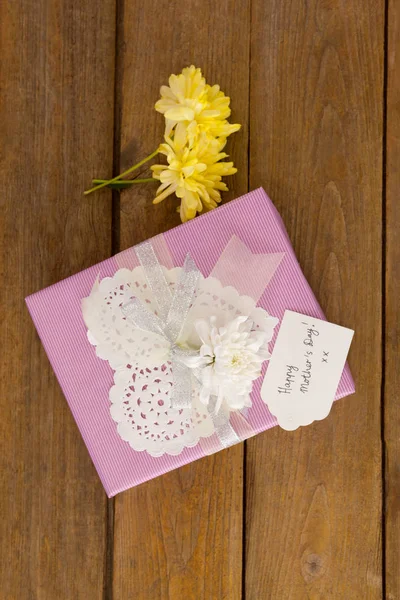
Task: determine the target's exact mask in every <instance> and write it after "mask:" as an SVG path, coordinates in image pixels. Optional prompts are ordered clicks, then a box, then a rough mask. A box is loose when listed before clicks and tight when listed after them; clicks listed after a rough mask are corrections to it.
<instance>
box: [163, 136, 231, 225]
mask: <svg viewBox="0 0 400 600" xmlns="http://www.w3.org/2000/svg"><path fill="white" fill-rule="evenodd" d="M178 133H179V134H180V135H178ZM225 144H226V139H225V138H210V137H209V136H207V135H206V134H205V133H204V132H203V133H201V134H200V136H199V137H198V139H197V140H196V142H195V143H194V144H193V146H189V145H188V144H187V143H186V141H185V132H184V130H181V131H180V132H179V131H177V132H176V135H175V136H174V138H173V139H171V138H170V137H168V136H165V143H164V144H161V146H160V147H159V152H160V153H161V154H164V155H165V156H166V157H167V162H168V165H153V166H152V167H151V170H152V171H153V177H154V178H155V179H158V180H159V181H161V185H160V187H159V188H158V190H157V194H156V197H155V199H154V200H153V202H154V204H158V203H159V202H161V201H162V200H164V199H165V198H166V197H167V196H169V195H170V194H173V193H175V194H176V195H177V197H178V198H180V200H181V204H180V207H179V212H180V216H181V220H182V222H183V223H184V222H185V221H188V220H189V219H193V217H195V216H196V213H198V212H201V211H202V210H203V208H204V209H205V210H211V209H212V208H215V207H216V206H217V204H218V203H219V202H220V201H221V194H220V190H224V191H226V190H227V189H228V188H227V186H226V184H225V183H224V182H223V181H221V179H222V177H224V176H225V175H233V173H236V171H237V169H235V168H234V166H233V163H232V162H220V161H222V159H223V158H226V157H227V154H225V152H221V151H222V150H223V148H224V146H225Z"/></svg>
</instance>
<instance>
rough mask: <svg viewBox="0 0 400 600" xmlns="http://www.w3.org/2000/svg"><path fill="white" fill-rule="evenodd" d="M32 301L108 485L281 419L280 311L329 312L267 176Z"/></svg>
mask: <svg viewBox="0 0 400 600" xmlns="http://www.w3.org/2000/svg"><path fill="white" fill-rule="evenodd" d="M26 303H27V306H28V309H29V311H30V314H31V316H32V319H33V321H34V323H35V326H36V329H37V332H38V334H39V336H40V339H41V341H42V343H43V346H44V348H45V350H46V353H47V355H48V357H49V360H50V362H51V364H52V367H53V369H54V372H55V374H56V376H57V378H58V381H59V383H60V385H61V387H62V389H63V392H64V394H65V397H66V399H67V402H68V404H69V406H70V409H71V411H72V413H73V416H74V418H75V420H76V423H77V425H78V427H79V429H80V431H81V434H82V436H83V439H84V441H85V444H86V446H87V448H88V450H89V453H90V456H91V458H92V460H93V463H94V465H95V467H96V469H97V471H98V474H99V476H100V478H101V481H102V483H103V485H104V488H105V490H106V492H107V494H108V496H109V497H112V496H114V495H115V494H117V493H118V492H121V491H123V490H126V489H128V488H130V487H133V486H135V485H138V484H140V483H142V482H144V481H147V480H149V479H152V478H153V477H156V476H158V475H160V474H162V473H166V472H167V471H170V470H172V469H175V468H177V467H179V466H181V465H184V464H186V463H189V462H191V461H193V460H196V459H198V458H202V457H204V456H205V455H207V454H212V453H214V452H217V451H219V450H221V449H223V448H226V447H228V446H230V445H232V444H234V443H237V442H240V441H242V440H244V439H246V438H249V437H251V436H253V435H255V434H257V433H259V432H262V431H265V430H267V429H269V428H271V427H273V426H275V425H276V419H275V417H274V416H273V415H272V414H271V413H270V411H269V409H268V406H267V401H266V400H265V398H263V397H262V394H261V386H262V382H263V377H264V375H265V372H266V371H267V369H268V364H269V363H268V358H269V356H270V355H271V353H272V352H273V348H274V343H275V340H276V336H277V333H278V331H279V326H280V323H281V320H282V318H283V315H284V313H285V311H286V310H292V311H296V312H297V313H301V314H304V315H309V316H311V317H315V318H319V319H324V315H323V312H322V310H321V308H320V306H319V304H318V302H317V300H316V298H315V296H314V294H313V292H312V290H311V288H310V287H309V285H308V283H307V281H306V279H305V277H304V275H303V273H302V271H301V269H300V266H299V264H298V262H297V259H296V256H295V254H294V251H293V248H292V246H291V243H290V240H289V237H288V235H287V233H286V230H285V227H284V225H283V223H282V220H281V218H280V216H279V214H278V212H277V210H276V209H275V207H274V205H273V204H272V202H271V200H270V199H269V198H268V196H267V194H266V193H265V192H264V190H263V189H258V190H255V191H253V192H251V193H249V194H246V195H245V196H243V197H241V198H239V199H237V200H234V201H232V202H229V203H228V204H225V205H223V206H221V207H219V208H217V209H215V210H213V211H211V212H209V213H206V214H204V215H201V216H199V217H197V218H196V219H194V220H192V221H190V222H188V223H185V224H183V225H180V226H178V227H176V228H175V229H172V230H170V231H168V232H166V233H164V234H161V235H158V236H156V237H154V238H152V239H151V240H148V241H147V242H145V243H143V244H139V245H138V246H135V247H133V248H130V249H128V250H125V251H124V252H121V253H119V254H117V255H116V256H113V257H112V258H109V259H107V260H105V261H103V262H101V263H99V264H97V265H95V266H93V267H91V268H89V269H86V270H85V271H82V272H80V273H78V274H76V275H74V276H72V277H69V278H68V279H65V280H63V281H61V282H59V283H57V284H55V285H52V286H50V287H48V288H46V289H44V290H42V291H40V292H37V293H35V294H33V295H31V296H29V297H28V298H26ZM246 361H247V362H246ZM260 373H261V374H260ZM353 392H354V382H353V379H352V376H351V373H350V370H349V368H348V366H347V364H346V366H345V368H344V370H343V373H342V376H341V379H340V382H339V386H338V388H337V392H336V399H338V398H342V397H344V396H346V395H349V394H351V393H353ZM288 435H289V434H288Z"/></svg>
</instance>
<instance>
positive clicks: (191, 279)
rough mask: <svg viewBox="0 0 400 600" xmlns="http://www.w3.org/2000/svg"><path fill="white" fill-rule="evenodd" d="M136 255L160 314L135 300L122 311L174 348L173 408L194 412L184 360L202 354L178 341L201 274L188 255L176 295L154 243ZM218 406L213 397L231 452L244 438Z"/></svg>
mask: <svg viewBox="0 0 400 600" xmlns="http://www.w3.org/2000/svg"><path fill="white" fill-rule="evenodd" d="M135 252H136V255H137V257H138V259H139V262H140V264H141V266H142V267H143V270H144V273H145V275H146V279H147V283H148V285H149V287H150V289H151V291H152V293H153V296H154V298H155V300H156V302H157V308H158V310H157V314H155V313H153V312H151V311H149V310H148V309H147V308H146V306H145V304H144V303H143V302H142V301H141V300H140V299H139V298H133V299H132V300H130V301H129V302H128V303H127V304H125V305H124V306H122V309H121V310H122V312H123V314H124V316H125V317H126V318H127V319H128V320H129V321H131V322H132V323H133V324H134V325H135V326H136V327H139V328H140V329H143V330H145V331H150V332H152V333H155V334H157V335H160V336H162V337H163V338H165V339H166V340H167V341H168V342H169V343H170V344H171V349H170V360H171V363H172V373H173V387H172V395H171V406H172V407H173V408H176V409H182V408H190V407H191V405H192V370H191V369H190V368H189V367H187V366H186V364H185V363H184V359H185V358H186V357H189V356H196V355H197V354H198V352H197V351H195V350H191V349H190V348H184V347H181V346H179V345H178V344H177V341H178V339H179V336H180V333H181V331H182V328H183V326H184V324H185V321H186V318H187V315H188V312H189V309H190V306H191V304H192V301H193V299H194V295H195V292H196V288H197V284H198V281H199V279H200V277H201V273H200V271H199V269H198V268H197V266H196V264H195V262H194V261H193V259H192V258H191V256H190V254H187V255H186V258H185V261H184V264H183V268H182V270H181V273H180V276H179V280H178V282H177V284H176V286H175V291H174V294H173V295H172V293H171V289H170V287H169V285H168V282H167V280H166V278H165V276H164V273H163V270H162V267H161V265H160V263H159V262H158V259H157V256H156V254H155V252H154V249H153V246H152V245H151V243H150V242H144V243H143V244H139V245H138V246H135ZM216 403H217V398H216V396H212V397H211V398H210V402H209V405H208V411H209V413H210V417H211V419H212V421H213V424H214V428H215V431H216V433H217V435H218V438H219V441H220V442H221V444H222V446H223V447H224V448H228V447H229V446H232V445H233V444H236V443H237V442H239V441H240V438H239V437H238V435H237V434H236V432H235V430H234V429H233V427H232V426H231V424H230V423H229V416H227V415H226V414H224V413H223V411H218V412H217V411H216Z"/></svg>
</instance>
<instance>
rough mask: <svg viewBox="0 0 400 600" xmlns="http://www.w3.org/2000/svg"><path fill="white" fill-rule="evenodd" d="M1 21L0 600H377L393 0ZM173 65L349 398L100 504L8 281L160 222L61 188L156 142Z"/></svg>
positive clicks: (395, 552)
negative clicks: (256, 196) (273, 226)
mask: <svg viewBox="0 0 400 600" xmlns="http://www.w3.org/2000/svg"><path fill="white" fill-rule="evenodd" d="M1 28H2V52H1V60H2V86H3V87H2V133H3V136H4V137H3V143H2V155H3V161H2V175H3V179H2V181H3V185H2V196H1V203H2V210H1V226H2V238H1V239H2V242H1V243H2V245H1V250H2V263H1V276H2V285H1V291H2V293H1V296H2V303H1V304H2V314H1V320H0V326H1V332H2V333H1V336H2V337H1V378H2V379H1V382H2V394H1V403H2V410H1V446H2V452H1V460H2V463H3V468H2V471H1V497H2V505H1V517H2V518H1V547H2V548H1V557H0V558H1V560H0V564H1V571H2V583H1V586H0V590H1V591H0V597H1V598H2V599H3V598H4V600H11V599H13V600H14V599H15V600H25V599H26V600H36V599H37V600H43V599H46V600H64V599H65V600H73V599H78V598H79V599H84V600H97V599H103V598H104V599H108V600H110V599H111V598H113V599H114V600H128V599H134V600H142V599H143V600H172V599H174V600H175V599H177V600H188V599H193V600H203V599H207V600H208V599H211V600H223V599H224V600H235V599H239V598H243V599H246V600H269V599H271V600H292V599H296V600H302V599H323V600H325V599H335V600H339V599H343V600H357V599H360V600H367V599H378V598H386V599H388V600H389V599H390V600H398V599H400V578H399V571H400V568H399V567H400V501H399V497H400V409H399V392H398V389H399V384H400V379H399V374H398V373H399V368H398V350H399V344H400V327H399V321H400V311H399V301H398V299H399V296H400V278H399V273H400V267H399V263H400V247H399V238H398V235H396V234H397V232H398V230H399V227H400V203H399V193H400V102H399V98H400V95H399V92H400V57H399V56H398V52H400V3H399V2H396V1H395V0H388V1H386V4H385V2H384V0H308V1H305V0H237V1H236V2H235V1H234V0H219V1H216V0H187V1H186V2H182V1H177V0H158V1H157V2H156V1H155V0H142V1H141V2H139V1H138V0H125V1H124V0H102V1H101V2H96V1H93V0H31V1H29V0H4V1H3V2H2V3H1ZM191 63H195V64H196V65H197V66H201V67H202V68H203V71H204V73H205V75H206V77H207V79H208V81H210V82H211V83H214V82H218V83H220V85H221V87H222V89H223V90H224V91H225V92H226V93H228V94H229V95H230V96H231V98H232V106H233V120H234V122H240V123H242V124H243V128H242V131H241V132H240V133H238V134H236V135H235V136H233V138H232V139H231V141H230V142H229V149H230V153H231V156H232V157H233V159H234V161H235V163H236V165H237V166H238V169H239V171H238V173H237V175H236V176H234V177H233V178H232V179H231V181H230V192H229V193H228V194H226V195H225V199H226V200H228V199H230V198H234V197H236V196H239V195H240V194H243V193H244V192H246V191H247V190H250V189H253V188H256V187H258V186H260V185H262V186H264V187H265V189H266V190H267V192H268V193H269V195H270V196H271V198H272V199H273V200H274V202H275V204H276V206H277V208H278V209H279V211H280V212H281V214H282V217H283V219H284V221H285V223H286V226H287V229H288V232H289V235H290V237H291V240H292V242H293V245H294V248H295V250H296V253H297V256H298V258H299V261H300V264H301V266H302V268H303V270H304V273H305V275H306V277H307V278H308V280H309V282H310V284H311V287H312V288H313V290H314V292H315V294H316V295H317V298H318V299H319V301H320V303H321V305H322V307H323V309H324V310H325V312H326V315H327V317H328V319H329V320H331V321H333V322H337V323H340V324H343V325H345V326H348V327H351V328H354V329H355V330H356V336H355V339H354V343H353V347H352V349H351V353H350V365H351V368H352V371H353V374H354V377H355V380H356V385H357V394H356V395H355V396H352V397H349V398H346V399H345V400H342V401H340V402H338V403H337V405H336V406H334V408H333V409H332V412H331V415H330V416H329V418H328V419H326V420H325V421H322V422H319V423H314V424H313V425H311V426H309V427H306V428H303V429H301V430H299V431H296V432H294V433H287V432H285V431H282V430H280V429H278V428H276V429H275V430H271V431H268V432H266V433H265V434H263V435H259V436H258V437H256V438H254V439H252V440H250V441H248V442H247V443H246V444H241V445H239V446H236V447H233V448H231V449H229V450H227V451H223V452H220V453H219V454H217V455H216V456H212V457H209V458H205V459H203V460H201V461H198V462H196V463H194V464H191V465H188V466H186V467H184V468H182V469H179V470H177V471H175V472H173V473H170V474H168V475H165V476H163V477H160V478H158V479H156V480H154V481H151V482H149V483H147V484H144V485H141V486H139V487H137V488H136V489H132V490H130V491H128V492H126V493H123V494H121V495H119V496H117V497H116V498H115V499H114V500H109V501H108V500H107V499H106V496H105V493H104V492H103V489H102V486H101V484H100V481H99V479H98V476H97V474H96V473H95V470H94V467H93V465H92V463H91V461H90V458H89V455H88V453H87V451H86V448H85V446H84V443H83V441H82V439H81V436H80V434H79V432H78V429H77V427H76V425H75V423H74V421H73V418H72V416H71V414H70V411H69V409H68V406H67V404H66V402H65V400H64V398H63V396H62V393H61V391H60V389H59V386H58V384H57V382H56V379H55V377H54V375H53V372H52V370H51V368H50V365H49V363H48V360H47V358H46V355H45V352H44V350H43V348H42V346H41V344H40V341H39V339H38V337H37V335H36V333H35V330H34V327H33V324H32V322H31V320H30V318H29V315H28V313H27V310H26V308H25V305H24V296H26V295H28V294H30V293H32V292H35V291H37V290H39V289H41V288H43V287H44V286H47V285H50V284H52V283H55V282H56V281H58V280H60V279H61V278H63V277H66V276H68V275H71V274H73V273H75V272H77V271H79V270H81V269H83V268H85V267H88V266H90V265H92V264H93V263H95V262H98V261H100V260H102V259H105V258H106V257H108V256H110V255H111V254H112V253H115V252H118V251H119V250H122V249H124V248H127V247H129V246H132V245H133V244H135V243H137V242H139V241H141V240H144V239H146V238H148V237H150V236H152V235H154V234H157V233H159V232H162V231H165V230H167V229H169V228H170V227H172V226H174V225H176V224H177V223H178V219H179V217H178V215H177V213H176V212H175V205H174V201H173V200H171V201H168V202H165V203H163V204H161V205H159V206H157V207H154V206H153V205H152V204H151V199H152V196H153V191H154V188H152V187H151V186H150V187H146V186H145V185H141V186H137V187H135V189H132V190H129V191H125V192H124V193H123V194H121V196H119V195H118V192H115V193H112V192H111V191H107V190H106V191H103V192H101V193H98V194H95V195H91V196H88V197H84V196H83V195H82V191H83V189H84V188H86V187H88V186H89V185H90V182H91V178H92V176H100V177H101V176H111V174H112V173H115V174H116V173H118V172H120V171H121V170H122V169H123V168H124V167H128V166H129V165H131V164H133V162H135V161H136V159H137V160H139V159H140V158H142V157H143V156H146V155H147V154H148V153H149V152H151V151H152V150H153V149H154V148H155V147H156V146H157V144H158V143H159V141H160V137H161V135H162V129H163V119H162V117H161V116H160V115H158V114H157V113H155V111H154V109H153V105H154V102H155V101H156V100H157V98H158V93H159V87H160V85H161V84H163V83H166V81H167V78H168V76H169V74H170V73H172V72H178V71H180V70H181V69H182V67H184V66H187V65H190V64H191ZM266 464H268V465H269V467H268V469H267V468H266Z"/></svg>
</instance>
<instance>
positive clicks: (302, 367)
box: [261, 310, 354, 430]
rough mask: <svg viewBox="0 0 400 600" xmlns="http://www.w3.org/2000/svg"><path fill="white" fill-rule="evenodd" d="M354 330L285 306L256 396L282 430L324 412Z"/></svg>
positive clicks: (340, 371)
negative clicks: (258, 396)
mask: <svg viewBox="0 0 400 600" xmlns="http://www.w3.org/2000/svg"><path fill="white" fill-rule="evenodd" d="M353 335H354V331H352V330H351V329H347V328H346V327H341V326H339V325H334V324H332V323H328V322H327V321H321V320H320V319H315V318H314V317H308V316H306V315H301V314H299V313H295V312H292V311H291V310H287V311H286V312H285V315H284V317H283V319H282V323H281V326H280V329H279V333H278V337H277V339H276V342H275V346H274V349H273V353H272V357H271V359H270V362H269V365H268V369H267V372H266V374H265V378H264V381H263V385H262V388H261V397H262V399H263V401H264V402H265V403H266V404H267V406H268V408H269V410H270V411H271V413H272V414H273V415H275V417H276V418H277V420H278V423H279V425H280V426H281V427H282V428H283V429H288V430H293V429H297V428H298V427H299V426H300V425H309V424H310V423H312V422H313V421H319V420H321V419H325V417H327V416H328V414H329V412H330V410H331V407H332V404H333V401H334V398H335V393H336V390H337V387H338V385H339V381H340V377H341V374H342V371H343V368H344V365H345V362H346V358H347V354H348V351H349V348H350V344H351V340H352V338H353Z"/></svg>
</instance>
